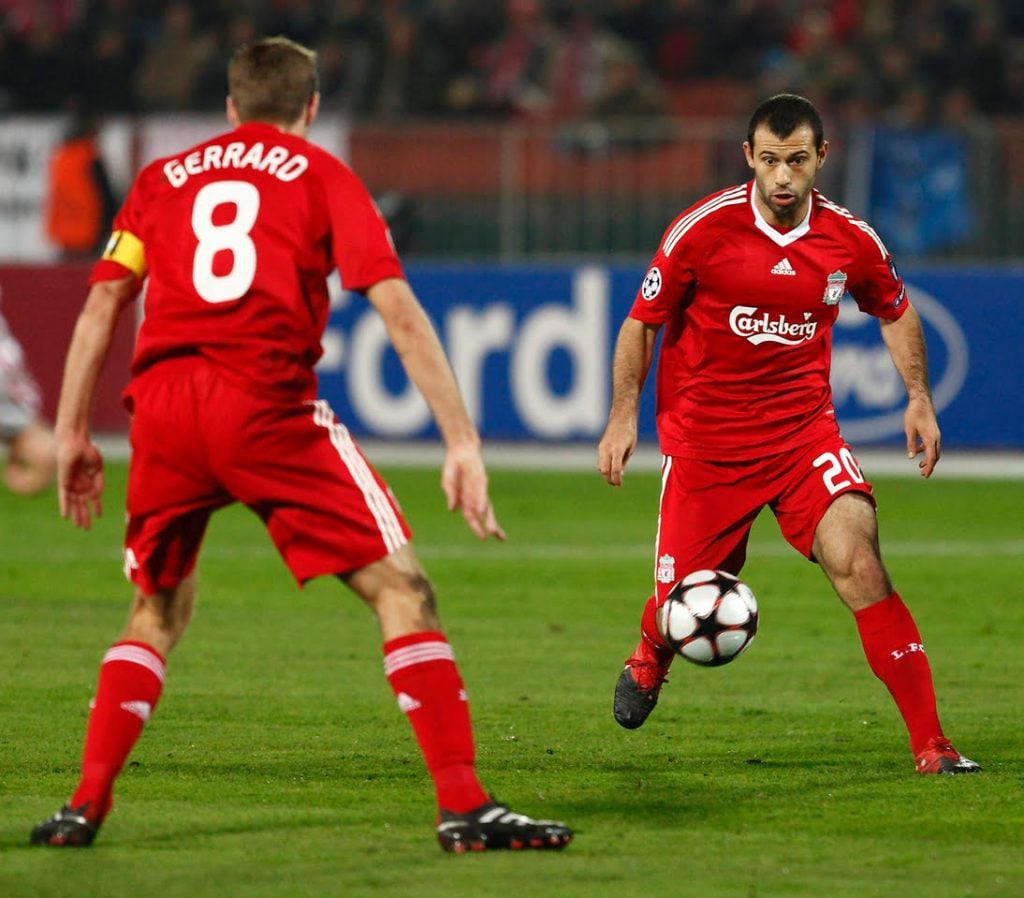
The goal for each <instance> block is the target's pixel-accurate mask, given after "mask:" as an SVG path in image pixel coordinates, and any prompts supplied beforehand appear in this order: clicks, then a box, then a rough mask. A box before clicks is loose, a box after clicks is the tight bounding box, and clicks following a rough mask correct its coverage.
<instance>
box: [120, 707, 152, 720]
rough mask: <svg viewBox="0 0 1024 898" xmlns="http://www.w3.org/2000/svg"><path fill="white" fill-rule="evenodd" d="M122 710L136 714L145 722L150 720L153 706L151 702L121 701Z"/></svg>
mask: <svg viewBox="0 0 1024 898" xmlns="http://www.w3.org/2000/svg"><path fill="white" fill-rule="evenodd" d="M121 710H122V711H127V712H128V713H129V714H134V715H135V716H136V717H138V718H139V720H141V721H142V722H143V723H145V722H146V721H147V720H149V715H150V714H151V713H152V711H153V706H152V705H151V704H150V703H149V702H121Z"/></svg>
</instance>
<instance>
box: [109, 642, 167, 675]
mask: <svg viewBox="0 0 1024 898" xmlns="http://www.w3.org/2000/svg"><path fill="white" fill-rule="evenodd" d="M108 661H127V662H129V663H131V664H138V665H140V666H141V667H144V668H146V670H148V671H149V672H150V673H152V674H153V676H155V677H156V678H157V679H158V680H159V681H160V682H161V683H162V682H163V681H164V663H163V661H161V660H160V659H159V658H158V657H157V656H156V655H155V654H154V653H153V652H151V651H150V650H149V649H144V648H143V647H142V646H141V645H115V646H112V647H111V648H110V649H108V650H107V653H106V654H105V655H104V656H103V663H104V664H106V663H107V662H108Z"/></svg>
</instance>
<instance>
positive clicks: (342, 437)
mask: <svg viewBox="0 0 1024 898" xmlns="http://www.w3.org/2000/svg"><path fill="white" fill-rule="evenodd" d="M313 423H314V424H316V425H317V426H318V427H324V428H326V429H327V432H328V433H329V434H330V439H331V445H332V446H334V448H335V449H336V450H337V451H338V456H339V457H340V458H341V460H342V462H344V464H345V467H346V468H348V472H349V474H351V475H352V480H353V481H354V482H355V484H356V486H358V487H359V489H360V490H361V491H362V494H363V500H364V501H365V502H366V507H367V508H369V509H370V513H371V514H372V515H373V519H374V521H376V522H377V529H378V530H379V531H380V535H381V538H382V539H383V540H384V546H385V547H386V548H387V550H388V552H389V553H391V552H394V551H395V550H396V549H400V548H401V547H402V546H404V545H405V544H406V543H407V542H408V540H407V539H406V538H405V533H404V532H403V531H402V525H401V523H400V522H399V520H398V515H397V514H395V509H394V506H393V505H392V504H391V501H390V500H389V499H388V496H387V493H386V492H385V491H384V490H383V489H381V487H380V484H379V483H377V479H376V478H375V477H374V476H373V472H372V471H371V470H370V466H369V465H368V464H367V463H366V459H364V458H363V456H362V454H361V453H360V452H359V450H358V449H357V448H356V444H355V442H354V441H353V440H352V437H351V435H350V434H349V432H348V428H347V427H345V425H343V424H341V423H340V422H339V421H338V419H337V418H335V416H334V412H333V411H332V410H331V407H330V406H329V405H328V404H327V403H326V402H325V401H324V400H323V399H317V400H316V401H315V402H314V403H313Z"/></svg>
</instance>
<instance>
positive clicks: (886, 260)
mask: <svg viewBox="0 0 1024 898" xmlns="http://www.w3.org/2000/svg"><path fill="white" fill-rule="evenodd" d="M858 231H859V241H860V254H859V264H858V265H857V267H856V269H855V270H854V272H853V277H852V278H851V279H850V283H849V284H848V289H849V291H850V295H851V296H852V297H853V298H854V300H856V302H857V305H858V306H859V307H860V309H861V311H863V312H867V313H868V314H869V315H874V316H875V317H876V318H887V319H890V320H895V319H897V318H899V317H900V316H901V315H902V314H903V313H904V312H905V311H906V310H907V288H906V287H905V286H904V284H903V278H901V277H900V273H899V272H898V271H897V270H896V263H895V262H894V261H893V258H892V256H891V255H890V254H889V251H888V250H887V249H886V248H885V244H884V243H882V241H881V239H879V237H878V235H877V234H876V233H875V232H874V231H873V230H872V229H871V228H870V227H868V226H867V225H863V226H862V227H860V228H858Z"/></svg>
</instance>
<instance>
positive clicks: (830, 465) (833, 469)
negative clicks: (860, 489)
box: [811, 446, 864, 496]
mask: <svg viewBox="0 0 1024 898" xmlns="http://www.w3.org/2000/svg"><path fill="white" fill-rule="evenodd" d="M811 464H813V465H814V467H816V468H821V467H824V466H826V465H827V467H825V470H824V471H823V472H822V475H821V479H822V480H823V481H824V483H825V487H826V489H828V491H829V493H830V494H831V495H833V496H834V495H835V494H836V493H838V492H840V491H841V490H844V489H846V488H847V487H848V486H850V485H851V484H854V483H863V482H864V475H863V474H861V472H860V467H859V466H858V464H857V459H855V458H854V457H853V453H852V452H851V451H850V450H849V449H848V448H847V447H846V446H843V448H842V449H840V450H839V454H838V455H836V453H834V452H822V453H821V455H819V456H818V457H817V458H816V459H814V461H813V462H812V463H811Z"/></svg>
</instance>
